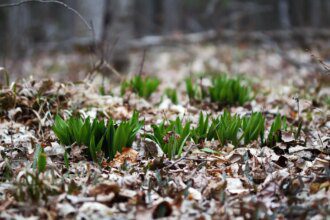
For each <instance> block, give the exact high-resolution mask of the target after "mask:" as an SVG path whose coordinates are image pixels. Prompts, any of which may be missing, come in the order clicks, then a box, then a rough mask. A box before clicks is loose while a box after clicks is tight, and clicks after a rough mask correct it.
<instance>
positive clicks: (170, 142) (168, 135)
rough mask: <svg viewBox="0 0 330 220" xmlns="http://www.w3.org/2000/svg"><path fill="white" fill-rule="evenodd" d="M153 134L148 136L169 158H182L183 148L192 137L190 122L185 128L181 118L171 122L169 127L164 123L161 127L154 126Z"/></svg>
mask: <svg viewBox="0 0 330 220" xmlns="http://www.w3.org/2000/svg"><path fill="white" fill-rule="evenodd" d="M152 129H153V134H147V135H146V136H147V137H148V138H150V139H151V140H153V141H155V142H156V143H157V144H158V145H159V146H160V148H161V149H162V150H163V152H164V153H165V154H166V155H167V157H168V158H173V157H174V156H176V155H178V156H180V155H181V153H182V151H183V147H184V145H185V143H186V141H187V140H188V138H189V135H190V122H187V123H186V124H185V125H184V126H183V122H182V120H181V119H180V118H177V119H176V120H175V121H170V122H169V124H168V125H165V122H162V123H161V124H159V125H152Z"/></svg>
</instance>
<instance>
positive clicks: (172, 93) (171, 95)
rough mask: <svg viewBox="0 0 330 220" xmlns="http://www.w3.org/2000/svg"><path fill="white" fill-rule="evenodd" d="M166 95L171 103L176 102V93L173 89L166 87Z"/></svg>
mask: <svg viewBox="0 0 330 220" xmlns="http://www.w3.org/2000/svg"><path fill="white" fill-rule="evenodd" d="M165 94H166V96H167V97H168V98H169V99H170V100H171V101H172V103H173V104H178V102H179V100H178V95H177V93H176V90H175V89H171V88H167V89H166V90H165Z"/></svg>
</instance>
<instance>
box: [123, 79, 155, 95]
mask: <svg viewBox="0 0 330 220" xmlns="http://www.w3.org/2000/svg"><path fill="white" fill-rule="evenodd" d="M159 84H160V80H159V79H157V78H155V77H149V76H146V77H144V76H141V75H137V76H134V77H133V78H132V79H130V80H128V81H125V82H123V83H122V84H121V89H120V91H121V95H124V94H125V92H126V91H127V90H131V91H132V92H134V93H136V94H138V95H139V96H140V97H142V98H145V99H148V98H150V96H151V94H152V93H153V92H155V91H156V90H157V88H158V86H159Z"/></svg>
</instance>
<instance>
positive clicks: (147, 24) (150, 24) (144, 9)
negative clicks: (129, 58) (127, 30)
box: [134, 0, 156, 37]
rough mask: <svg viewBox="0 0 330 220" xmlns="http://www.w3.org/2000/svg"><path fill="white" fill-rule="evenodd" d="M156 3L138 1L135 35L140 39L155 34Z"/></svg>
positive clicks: (151, 0)
mask: <svg viewBox="0 0 330 220" xmlns="http://www.w3.org/2000/svg"><path fill="white" fill-rule="evenodd" d="M154 4H156V2H154V1H153V0H136V8H135V10H134V13H135V18H136V19H135V20H136V22H135V33H136V34H137V36H138V37H141V36H144V35H151V34H153V30H154Z"/></svg>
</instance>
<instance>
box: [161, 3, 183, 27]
mask: <svg viewBox="0 0 330 220" xmlns="http://www.w3.org/2000/svg"><path fill="white" fill-rule="evenodd" d="M163 9H164V11H163V32H164V34H168V33H171V32H174V31H177V30H179V28H180V19H181V17H180V14H181V13H180V10H181V7H180V1H178V0H164V1H163Z"/></svg>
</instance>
